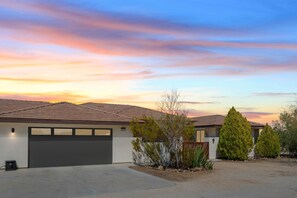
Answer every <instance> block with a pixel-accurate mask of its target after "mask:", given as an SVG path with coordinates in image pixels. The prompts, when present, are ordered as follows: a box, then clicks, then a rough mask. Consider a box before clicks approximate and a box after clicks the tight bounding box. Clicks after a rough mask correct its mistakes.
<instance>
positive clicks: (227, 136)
mask: <svg viewBox="0 0 297 198" xmlns="http://www.w3.org/2000/svg"><path fill="white" fill-rule="evenodd" d="M251 131H252V129H251V125H250V123H249V122H248V121H247V119H246V118H245V117H243V116H242V115H241V114H240V113H239V112H237V111H236V109H235V108H234V107H232V108H231V109H230V110H229V112H228V115H227V116H226V118H225V121H224V124H223V126H222V128H221V130H220V139H219V143H218V152H219V154H220V157H221V158H223V159H229V160H246V159H248V154H249V153H250V152H251V150H252V148H253V138H252V134H251Z"/></svg>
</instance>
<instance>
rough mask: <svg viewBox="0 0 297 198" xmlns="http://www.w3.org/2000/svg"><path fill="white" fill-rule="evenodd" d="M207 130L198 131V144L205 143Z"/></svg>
mask: <svg viewBox="0 0 297 198" xmlns="http://www.w3.org/2000/svg"><path fill="white" fill-rule="evenodd" d="M204 138H205V130H197V131H196V142H204Z"/></svg>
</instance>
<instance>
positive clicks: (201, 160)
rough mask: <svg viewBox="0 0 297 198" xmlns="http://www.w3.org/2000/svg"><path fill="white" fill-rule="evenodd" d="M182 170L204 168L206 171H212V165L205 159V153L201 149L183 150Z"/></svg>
mask: <svg viewBox="0 0 297 198" xmlns="http://www.w3.org/2000/svg"><path fill="white" fill-rule="evenodd" d="M181 164H182V168H183V169H191V168H204V169H206V170H212V169H213V163H212V162H211V161H210V160H208V159H207V156H206V154H205V151H204V149H203V148H201V147H197V148H196V149H195V148H185V149H184V150H183V152H182V163H181Z"/></svg>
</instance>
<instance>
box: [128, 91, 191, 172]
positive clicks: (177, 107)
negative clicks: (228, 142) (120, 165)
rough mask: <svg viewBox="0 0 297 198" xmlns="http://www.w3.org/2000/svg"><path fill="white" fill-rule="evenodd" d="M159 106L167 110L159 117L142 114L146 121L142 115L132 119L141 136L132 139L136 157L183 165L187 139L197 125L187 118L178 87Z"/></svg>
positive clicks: (137, 132) (134, 130)
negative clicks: (183, 150) (184, 144)
mask: <svg viewBox="0 0 297 198" xmlns="http://www.w3.org/2000/svg"><path fill="white" fill-rule="evenodd" d="M159 109H160V111H161V112H162V113H163V114H162V116H161V117H160V118H158V119H154V118H152V117H145V118H140V120H141V121H143V122H139V121H140V120H139V119H135V120H134V121H133V122H131V131H132V132H133V134H134V136H135V137H137V138H136V140H135V141H133V142H132V144H133V148H134V151H135V152H134V160H135V161H139V162H140V163H142V161H143V159H147V160H146V162H149V163H150V165H155V166H163V167H164V168H166V167H168V166H171V167H175V168H179V167H180V166H181V160H182V148H183V142H184V141H185V140H189V139H191V138H192V137H193V136H194V126H193V124H192V122H191V121H190V120H189V119H188V118H187V116H186V113H185V111H184V110H183V107H182V102H181V101H180V95H179V94H178V93H177V92H176V91H172V92H171V93H166V94H164V95H163V96H162V100H161V102H160V104H159ZM156 142H158V143H156ZM140 163H139V164H140ZM142 164H145V162H144V163H142Z"/></svg>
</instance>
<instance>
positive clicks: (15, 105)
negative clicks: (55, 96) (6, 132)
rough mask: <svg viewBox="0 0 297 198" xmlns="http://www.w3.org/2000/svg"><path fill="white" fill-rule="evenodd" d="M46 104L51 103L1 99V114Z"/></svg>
mask: <svg viewBox="0 0 297 198" xmlns="http://www.w3.org/2000/svg"><path fill="white" fill-rule="evenodd" d="M46 104H50V103H48V102H41V101H27V100H11V99H0V113H3V112H9V111H13V110H16V109H27V108H31V107H36V106H41V105H46Z"/></svg>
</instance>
